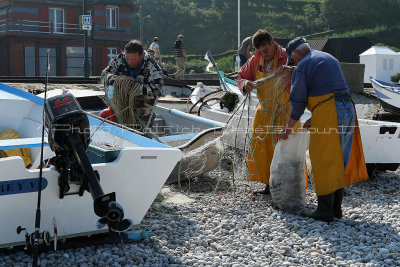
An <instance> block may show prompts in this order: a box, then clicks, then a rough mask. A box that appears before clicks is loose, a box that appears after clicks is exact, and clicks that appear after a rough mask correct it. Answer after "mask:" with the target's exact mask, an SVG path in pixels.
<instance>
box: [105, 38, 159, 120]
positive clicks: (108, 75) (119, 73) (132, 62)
mask: <svg viewBox="0 0 400 267" xmlns="http://www.w3.org/2000/svg"><path fill="white" fill-rule="evenodd" d="M121 77H131V78H133V79H128V80H129V81H130V82H124V79H123V78H121ZM162 77H163V76H162V69H161V68H160V66H159V65H158V64H157V63H156V62H155V60H154V59H153V58H152V57H151V56H150V55H149V54H148V53H147V52H146V51H144V49H143V45H142V43H141V42H140V41H138V40H131V41H129V42H128V43H127V44H126V45H125V48H124V52H123V53H120V54H119V55H118V56H116V57H115V58H114V59H113V60H111V62H110V63H109V64H108V66H107V67H106V68H105V69H104V70H103V71H102V73H101V81H102V82H103V83H104V88H105V92H106V98H107V102H108V105H109V106H110V108H109V109H107V110H103V112H102V114H100V115H101V116H102V117H109V116H111V115H113V114H115V113H116V108H117V109H118V108H121V107H115V106H113V104H112V103H115V101H113V100H116V99H114V98H115V97H123V98H128V97H135V101H134V107H132V108H133V109H134V110H135V112H136V113H137V115H138V117H139V119H140V120H141V121H143V122H147V121H148V119H149V116H150V114H151V111H152V109H153V106H154V105H155V102H156V99H157V98H158V97H159V96H160V95H161V92H162V89H163V80H162ZM126 80H127V79H125V81H126ZM121 81H122V82H121ZM124 86H125V87H126V86H129V87H130V88H129V90H128V93H129V95H124V94H121V93H118V94H116V93H115V94H114V92H116V91H117V90H119V88H120V87H121V88H122V87H124ZM117 100H118V99H117ZM113 118H114V117H111V120H115V119H113ZM117 118H118V116H117ZM120 123H121V122H120ZM135 128H137V127H135Z"/></svg>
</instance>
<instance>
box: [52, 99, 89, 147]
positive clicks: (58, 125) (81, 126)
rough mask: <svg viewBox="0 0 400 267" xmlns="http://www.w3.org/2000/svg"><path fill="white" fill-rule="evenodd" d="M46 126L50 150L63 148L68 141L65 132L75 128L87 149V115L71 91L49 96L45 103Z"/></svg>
mask: <svg viewBox="0 0 400 267" xmlns="http://www.w3.org/2000/svg"><path fill="white" fill-rule="evenodd" d="M45 116H46V126H47V127H48V129H49V133H48V138H49V145H50V148H51V150H53V151H55V152H56V154H57V151H58V150H60V149H64V150H65V146H66V144H67V143H68V142H67V140H66V134H65V133H66V132H72V131H73V130H77V131H78V132H79V135H80V138H81V140H82V143H83V144H84V146H85V149H87V147H88V144H89V142H88V141H89V138H90V127H89V120H88V117H87V115H86V114H85V113H84V111H83V110H82V108H81V106H80V105H79V103H78V101H77V100H76V98H75V97H74V96H73V95H72V94H71V93H63V94H61V95H57V96H53V97H50V98H48V99H47V100H46V103H45Z"/></svg>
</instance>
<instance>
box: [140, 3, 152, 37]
mask: <svg viewBox="0 0 400 267" xmlns="http://www.w3.org/2000/svg"><path fill="white" fill-rule="evenodd" d="M139 9H140V10H139V30H140V33H139V37H140V41H141V42H142V43H143V22H144V20H145V19H150V15H146V16H145V17H143V9H142V6H140V7H139Z"/></svg>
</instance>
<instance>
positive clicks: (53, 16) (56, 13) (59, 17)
mask: <svg viewBox="0 0 400 267" xmlns="http://www.w3.org/2000/svg"><path fill="white" fill-rule="evenodd" d="M49 21H50V22H51V23H52V27H53V32H55V33H63V32H64V23H65V22H64V9H61V8H50V9H49Z"/></svg>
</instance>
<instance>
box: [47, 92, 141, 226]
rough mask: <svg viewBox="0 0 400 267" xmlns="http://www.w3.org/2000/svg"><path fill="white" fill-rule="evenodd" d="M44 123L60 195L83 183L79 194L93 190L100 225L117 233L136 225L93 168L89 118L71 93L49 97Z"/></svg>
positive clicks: (95, 211)
mask: <svg viewBox="0 0 400 267" xmlns="http://www.w3.org/2000/svg"><path fill="white" fill-rule="evenodd" d="M45 123H46V126H47V128H48V130H49V131H48V138H49V145H50V148H51V150H52V151H54V153H55V154H56V156H55V157H54V158H52V159H51V160H50V163H51V164H52V165H54V166H55V167H56V169H57V171H58V172H59V173H60V176H59V178H58V185H59V189H60V192H59V194H60V198H63V197H64V196H65V195H69V193H68V192H69V189H70V184H78V185H80V189H79V195H80V196H82V195H83V193H84V191H85V190H86V191H88V192H90V194H91V195H92V198H93V201H94V204H93V207H94V213H95V214H96V215H97V216H99V217H100V219H99V221H98V224H97V226H98V227H99V228H101V227H104V226H105V225H108V226H109V229H110V230H112V231H114V232H124V231H127V230H129V229H130V228H131V227H132V226H133V222H132V220H130V219H124V211H123V209H122V207H121V205H119V204H118V203H117V202H116V197H115V192H112V193H108V194H104V192H103V189H102V187H101V185H100V175H99V173H98V172H97V171H94V170H93V168H92V165H91V164H90V162H89V159H88V156H87V154H86V150H87V148H88V145H89V141H90V140H89V138H90V128H89V120H88V117H87V115H86V113H85V112H83V110H82V109H81V107H80V105H79V103H78V102H77V100H76V99H75V97H74V96H73V95H72V94H71V93H63V94H61V95H57V96H54V97H51V98H48V99H47V100H46V103H45Z"/></svg>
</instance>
